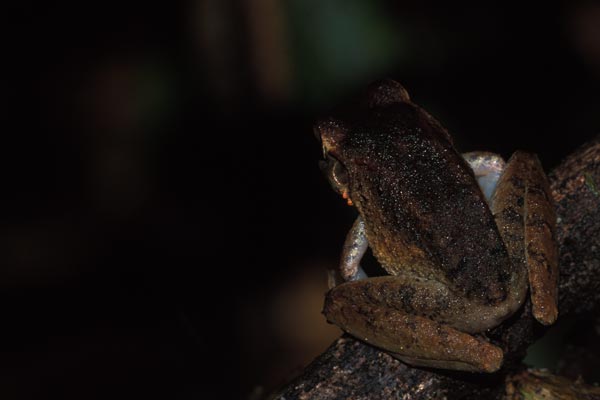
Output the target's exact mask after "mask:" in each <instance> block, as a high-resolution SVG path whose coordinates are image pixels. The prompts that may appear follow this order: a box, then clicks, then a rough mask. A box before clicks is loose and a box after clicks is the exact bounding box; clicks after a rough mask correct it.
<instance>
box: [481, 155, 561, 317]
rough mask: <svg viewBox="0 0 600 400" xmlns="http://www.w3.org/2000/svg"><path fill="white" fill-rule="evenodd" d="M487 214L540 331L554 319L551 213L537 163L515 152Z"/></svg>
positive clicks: (553, 223) (553, 213) (554, 254)
mask: <svg viewBox="0 0 600 400" xmlns="http://www.w3.org/2000/svg"><path fill="white" fill-rule="evenodd" d="M492 213H493V214H494V218H495V219H496V224H497V225H498V229H499V231H500V235H501V236H502V238H503V240H504V242H505V244H506V246H507V250H508V252H509V255H510V257H511V260H512V262H513V264H515V265H518V266H519V267H520V268H523V269H526V270H527V271H528V274H529V287H530V291H531V302H532V309H533V315H534V316H535V318H536V319H537V320H538V321H539V322H541V323H542V324H544V325H549V324H552V323H554V321H556V318H557V316H558V308H557V304H556V303H557V295H558V251H557V247H556V244H555V243H556V241H555V231H556V211H555V208H554V204H553V202H552V195H551V193H550V186H549V183H548V180H547V178H546V175H545V174H544V171H543V169H542V166H541V164H540V162H539V160H538V158H537V157H536V156H535V155H534V154H530V153H526V152H522V151H518V152H516V153H515V154H513V156H512V157H511V158H510V160H509V161H508V163H507V165H506V168H505V170H504V173H503V174H502V176H501V177H500V181H499V182H498V187H497V190H496V192H495V193H494V195H493V198H492Z"/></svg>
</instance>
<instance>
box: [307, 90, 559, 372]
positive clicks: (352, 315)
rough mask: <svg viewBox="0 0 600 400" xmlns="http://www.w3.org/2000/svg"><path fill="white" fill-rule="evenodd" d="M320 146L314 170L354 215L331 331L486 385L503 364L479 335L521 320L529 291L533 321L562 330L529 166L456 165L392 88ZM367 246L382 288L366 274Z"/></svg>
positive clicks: (550, 223) (479, 160)
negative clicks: (516, 317)
mask: <svg viewBox="0 0 600 400" xmlns="http://www.w3.org/2000/svg"><path fill="white" fill-rule="evenodd" d="M315 133H316V134H317V136H318V137H319V138H320V140H321V143H322V146H323V153H324V157H325V161H323V162H322V169H323V170H324V171H325V173H326V175H327V177H328V179H329V181H330V183H331V185H332V186H333V188H334V189H335V190H336V191H337V192H339V193H340V194H341V195H342V196H343V197H344V198H345V199H347V201H348V204H351V205H354V206H356V208H357V209H358V212H359V216H358V218H357V220H356V222H355V223H354V225H353V227H352V229H351V230H350V232H349V234H348V237H347V238H346V242H345V245H344V249H343V251H342V257H341V263H340V272H341V275H342V277H343V278H344V280H345V282H343V283H341V284H339V285H338V286H335V287H334V288H332V289H331V290H330V291H329V292H328V293H327V296H326V300H325V306H324V310H323V313H324V314H325V316H326V317H327V319H328V321H330V322H332V323H334V324H336V325H338V326H340V327H341V328H342V329H343V330H344V331H346V332H348V333H349V334H351V335H353V336H355V337H356V338H358V339H361V340H363V341H365V342H368V343H371V344H372V345H374V346H377V347H379V348H382V349H384V350H386V351H387V352H389V353H390V354H392V355H393V356H395V357H397V358H399V359H401V360H403V361H405V362H407V363H409V364H413V365H417V366H427V367H436V368H446V369H455V370H466V371H474V372H494V371H496V370H498V369H499V368H500V366H501V365H502V360H503V353H502V350H501V349H500V348H499V347H497V346H495V345H493V344H491V343H489V342H488V341H487V340H486V339H485V338H484V337H483V335H482V333H483V332H485V331H486V330H488V329H490V328H493V327H495V326H497V325H498V324H500V323H501V322H502V321H503V320H505V319H506V318H508V317H509V316H511V315H512V314H513V313H515V311H516V310H517V309H518V308H519V307H520V306H521V305H522V304H523V303H524V301H525V297H526V295H527V289H528V287H529V289H530V296H531V300H532V307H533V315H534V316H535V318H536V319H537V320H538V321H539V322H541V323H542V324H544V325H549V324H552V323H553V322H554V321H555V320H556V318H557V315H558V310H557V305H556V301H557V278H558V269H557V268H558V255H557V247H556V242H555V239H554V236H555V224H556V215H555V212H554V206H553V203H552V198H551V195H550V189H549V185H548V181H547V178H546V175H545V174H544V171H543V169H542V167H541V165H540V162H539V160H538V159H537V157H536V156H535V155H533V154H529V153H526V152H522V151H518V152H516V153H514V154H513V155H512V157H511V158H510V160H509V161H508V162H507V163H505V162H504V161H503V160H502V158H501V157H500V156H498V155H495V154H492V153H482V152H478V153H468V154H465V155H461V154H459V153H458V152H457V151H456V150H455V148H454V146H453V143H452V138H451V137H450V135H449V134H448V132H447V131H446V130H445V129H444V128H443V127H442V126H441V125H440V124H439V123H438V122H437V121H436V120H435V119H434V118H433V117H431V116H430V115H429V114H428V113H427V112H425V111H424V110H423V109H421V108H420V107H418V106H417V105H415V104H414V103H412V102H411V100H410V98H409V95H408V93H407V92H406V90H405V89H404V88H403V87H402V86H401V85H400V84H399V83H397V82H395V81H391V80H387V81H382V82H378V83H376V84H374V85H373V86H372V88H371V90H370V91H369V95H368V107H367V111H366V116H364V117H363V118H361V119H360V122H352V123H350V122H344V121H340V120H336V119H327V120H323V121H321V122H319V123H318V124H317V125H316V126H315ZM486 194H487V197H486ZM369 246H370V247H371V249H372V251H373V254H374V256H375V258H376V259H377V260H378V262H379V263H380V264H381V266H382V267H383V268H384V269H385V271H387V273H388V274H389V275H385V276H377V277H367V276H366V275H365V274H364V272H362V269H361V268H360V265H359V264H360V260H361V258H362V256H363V254H364V253H365V251H366V250H367V247H369Z"/></svg>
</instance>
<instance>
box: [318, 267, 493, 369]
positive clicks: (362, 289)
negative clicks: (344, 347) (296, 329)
mask: <svg viewBox="0 0 600 400" xmlns="http://www.w3.org/2000/svg"><path fill="white" fill-rule="evenodd" d="M469 311H470V310H469V306H468V304H467V303H466V302H464V300H462V299H461V298H458V297H457V296H452V295H451V294H450V292H449V291H448V290H447V289H446V288H444V287H443V286H442V285H440V284H436V283H435V282H429V281H421V282H419V281H417V282H413V281H412V280H409V279H403V278H401V277H397V276H384V277H376V278H369V279H364V280H360V281H354V282H348V283H345V284H343V285H340V286H338V287H336V288H334V289H332V290H331V291H330V292H329V293H328V295H327V299H326V301H325V308H324V310H323V312H324V314H325V315H326V317H327V319H328V320H329V321H330V322H332V323H334V324H336V325H338V326H340V327H341V328H342V329H343V330H345V331H346V332H348V333H350V334H351V335H353V336H355V337H357V338H359V339H361V340H364V341H366V342H368V343H371V344H373V345H374V346H377V347H380V348H382V349H384V350H386V351H388V352H390V353H392V355H394V356H395V357H397V358H399V359H401V360H403V361H406V362H408V363H409V364H413V365H419V366H427V367H436V368H446V369H455V370H465V371H477V372H494V371H496V370H497V369H498V368H500V366H501V365H502V358H503V355H502V350H500V349H499V348H498V347H496V346H494V345H492V344H490V343H488V342H486V341H484V340H481V339H477V338H475V337H474V336H471V335H469V334H467V333H464V332H461V331H459V330H458V329H455V328H453V327H451V326H450V325H448V324H445V323H442V322H436V321H446V320H448V321H447V322H450V321H454V320H456V319H460V316H464V315H465V314H467V315H468V314H469ZM434 319H435V321H434Z"/></svg>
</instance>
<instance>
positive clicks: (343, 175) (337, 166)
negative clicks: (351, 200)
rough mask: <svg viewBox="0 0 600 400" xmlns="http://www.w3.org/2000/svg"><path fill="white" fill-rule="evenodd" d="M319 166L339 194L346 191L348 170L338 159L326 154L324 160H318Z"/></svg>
mask: <svg viewBox="0 0 600 400" xmlns="http://www.w3.org/2000/svg"><path fill="white" fill-rule="evenodd" d="M319 167H320V168H321V171H323V173H324V174H325V176H326V178H327V180H328V181H329V184H330V185H331V186H332V187H333V188H334V189H335V190H336V191H337V192H339V193H340V194H341V193H344V192H347V191H348V182H349V177H348V170H347V169H346V167H344V165H343V164H342V163H341V162H340V161H339V160H337V159H336V158H335V157H333V156H331V155H330V154H327V155H326V158H325V160H323V161H321V162H319Z"/></svg>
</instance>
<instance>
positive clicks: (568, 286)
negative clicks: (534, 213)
mask: <svg viewBox="0 0 600 400" xmlns="http://www.w3.org/2000/svg"><path fill="white" fill-rule="evenodd" d="M550 181H551V186H552V195H553V197H554V200H555V201H556V207H557V209H556V211H557V215H558V220H557V223H558V224H557V228H558V229H557V239H558V243H559V251H560V283H559V321H560V318H565V317H569V316H570V317H575V318H577V316H581V315H585V316H589V315H590V314H594V313H597V312H598V310H599V309H600V212H599V210H600V136H597V137H596V138H595V139H594V140H592V141H591V142H589V143H587V144H585V145H584V146H582V147H581V148H579V149H578V150H577V151H575V152H574V153H573V154H571V155H570V156H569V157H568V158H566V159H565V160H564V161H563V162H562V163H561V164H560V165H559V166H558V167H557V168H556V169H555V170H554V171H552V173H551V174H550ZM545 330H546V328H544V327H543V326H541V325H540V324H539V323H537V322H536V321H535V319H534V318H533V316H532V315H531V305H530V304H529V303H526V304H525V306H524V307H522V308H521V310H520V311H519V312H517V313H516V314H515V315H514V316H512V317H511V318H510V319H509V320H507V321H505V322H504V323H503V324H502V325H500V326H498V327H497V328H495V329H494V330H493V331H491V332H490V333H489V334H488V335H487V336H488V338H489V339H490V340H491V341H492V342H494V343H495V344H497V345H499V346H501V347H502V348H503V350H504V352H505V363H504V367H503V368H502V370H500V371H499V372H497V373H495V374H491V375H485V374H469V373H458V372H452V371H442V370H432V369H431V370H428V369H422V368H415V367H411V366H408V365H406V364H404V363H402V362H400V361H398V360H396V359H394V358H392V357H390V356H388V355H387V354H385V353H383V352H381V351H379V350H377V349H375V348H373V347H371V346H369V345H366V344H364V343H362V342H360V341H358V340H356V339H354V338H351V337H348V336H343V337H341V338H340V339H338V340H337V341H336V342H334V343H333V344H332V345H331V346H330V347H329V349H327V350H326V351H325V352H324V353H323V354H322V355H320V356H319V357H318V358H317V359H316V360H315V361H313V362H312V363H311V364H310V365H309V366H308V367H307V368H306V369H305V370H304V372H303V373H302V375H301V376H299V377H298V378H296V379H295V380H294V381H293V382H291V383H289V384H288V385H287V386H286V387H284V388H283V389H282V390H281V391H280V392H279V393H278V394H277V395H276V396H275V398H277V399H281V400H283V399H285V400H293V399H323V400H324V399H390V398H399V399H415V400H416V399H444V398H445V399H475V398H477V399H481V398H485V399H500V398H502V397H503V396H504V394H505V390H506V389H505V381H506V377H507V376H508V375H509V374H515V373H518V372H520V371H522V370H523V366H522V364H521V360H522V359H523V357H524V356H525V352H526V350H527V347H528V346H529V345H530V344H531V343H533V342H534V341H535V340H536V339H538V338H539V337H541V336H542V335H543V333H544V331H545Z"/></svg>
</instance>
